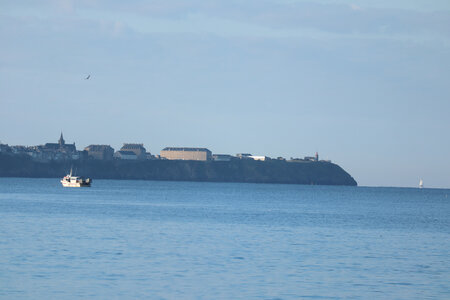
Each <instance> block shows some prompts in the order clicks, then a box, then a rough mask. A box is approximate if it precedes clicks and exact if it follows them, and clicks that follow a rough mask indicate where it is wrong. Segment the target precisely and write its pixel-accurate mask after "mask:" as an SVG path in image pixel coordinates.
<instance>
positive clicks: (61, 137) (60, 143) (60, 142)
mask: <svg viewBox="0 0 450 300" xmlns="http://www.w3.org/2000/svg"><path fill="white" fill-rule="evenodd" d="M65 143H66V142H65V141H64V138H63V133H62V131H61V136H60V137H59V141H58V144H59V146H60V147H61V146H63V145H64V144H65Z"/></svg>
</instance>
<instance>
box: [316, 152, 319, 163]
mask: <svg viewBox="0 0 450 300" xmlns="http://www.w3.org/2000/svg"><path fill="white" fill-rule="evenodd" d="M316 161H319V152H316Z"/></svg>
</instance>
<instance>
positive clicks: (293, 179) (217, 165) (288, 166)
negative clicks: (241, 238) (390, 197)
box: [0, 154, 357, 186]
mask: <svg viewBox="0 0 450 300" xmlns="http://www.w3.org/2000/svg"><path fill="white" fill-rule="evenodd" d="M71 167H72V168H73V170H76V173H77V175H81V176H86V177H90V178H92V179H93V180H94V181H95V179H140V180H173V181H211V182H254V183H292V184H317V185H352V186H354V185H357V183H356V181H355V180H354V179H353V178H352V177H351V176H350V174H348V173H347V172H345V171H344V170H343V169H342V168H341V167H340V166H338V165H336V164H333V163H329V162H287V161H278V160H272V161H254V160H234V161H230V162H223V161H221V162H218V161H208V162H202V161H180V160H147V161H125V160H113V161H100V160H85V161H51V162H37V161H33V160H32V159H31V158H30V157H28V156H11V155H2V154H0V177H56V178H58V177H63V176H64V175H65V174H67V172H68V170H70V168H71Z"/></svg>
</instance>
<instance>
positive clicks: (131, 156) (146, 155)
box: [0, 132, 331, 162]
mask: <svg viewBox="0 0 450 300" xmlns="http://www.w3.org/2000/svg"><path fill="white" fill-rule="evenodd" d="M0 153H2V154H8V155H28V156H30V157H31V158H32V159H33V160H35V161H40V162H49V161H62V160H75V161H76V160H91V159H94V160H194V161H232V160H238V159H250V160H257V161H269V160H283V161H292V162H308V161H309V162H317V161H319V154H318V153H317V152H316V154H315V155H314V156H305V157H303V158H294V157H291V158H290V159H286V158H284V157H277V158H270V157H268V156H265V155H252V154H250V153H238V154H236V155H230V154H213V153H212V152H211V151H210V150H209V149H207V148H197V147H165V148H164V149H162V150H161V151H160V153H159V154H151V153H150V151H148V150H147V149H146V148H145V147H144V144H142V143H124V144H123V146H122V147H121V148H120V149H119V150H118V151H115V150H114V148H112V147H111V146H110V145H89V146H87V147H85V148H84V149H83V150H77V148H76V146H75V143H72V144H70V143H66V141H65V140H64V137H63V133H62V132H61V135H60V137H59V140H58V141H57V142H56V143H45V144H44V145H37V146H20V145H16V146H10V145H8V144H2V143H0ZM320 161H322V162H331V161H329V160H320Z"/></svg>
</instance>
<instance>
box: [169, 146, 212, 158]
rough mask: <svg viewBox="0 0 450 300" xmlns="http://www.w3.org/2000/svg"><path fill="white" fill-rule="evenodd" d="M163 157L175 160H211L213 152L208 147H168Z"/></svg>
mask: <svg viewBox="0 0 450 300" xmlns="http://www.w3.org/2000/svg"><path fill="white" fill-rule="evenodd" d="M161 157H164V158H166V159H173V160H177V159H178V160H203V161H206V160H211V157H212V153H211V151H209V150H208V149H206V148H188V147H166V148H164V149H163V150H161Z"/></svg>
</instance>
